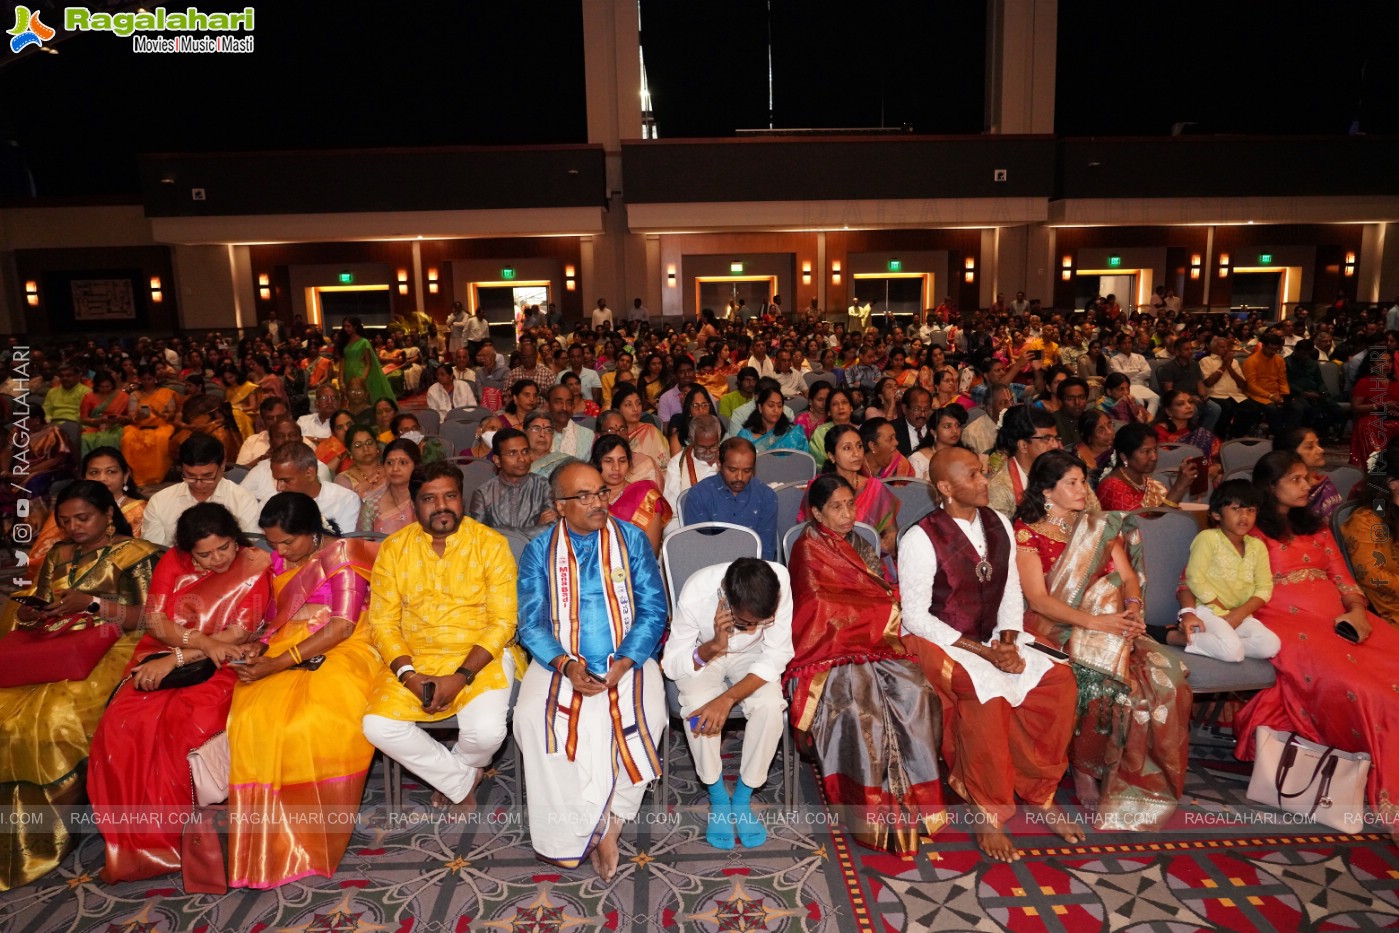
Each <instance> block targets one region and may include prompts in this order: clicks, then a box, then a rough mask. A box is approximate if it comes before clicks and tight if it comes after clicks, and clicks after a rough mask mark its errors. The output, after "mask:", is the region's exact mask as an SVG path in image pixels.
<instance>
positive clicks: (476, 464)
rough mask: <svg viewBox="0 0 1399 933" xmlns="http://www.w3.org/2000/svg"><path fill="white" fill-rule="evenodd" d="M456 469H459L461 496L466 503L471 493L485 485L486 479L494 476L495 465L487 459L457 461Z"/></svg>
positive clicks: (469, 499) (469, 500)
mask: <svg viewBox="0 0 1399 933" xmlns="http://www.w3.org/2000/svg"><path fill="white" fill-rule="evenodd" d="M457 469H458V470H461V478H462V491H461V494H462V498H463V499H464V500H466V502H468V503H470V502H471V494H472V493H473V492H475V491H476V490H478V489H480V488H481V487H482V486H484V485H486V481H487V480H489V479H490V478H491V477H492V476H495V465H494V464H493V463H491V461H489V460H471V461H468V462H466V463H458V464H457Z"/></svg>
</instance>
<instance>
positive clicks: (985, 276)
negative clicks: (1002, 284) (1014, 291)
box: [976, 227, 1004, 308]
mask: <svg viewBox="0 0 1399 933" xmlns="http://www.w3.org/2000/svg"><path fill="white" fill-rule="evenodd" d="M1000 234H1001V231H1000V230H999V229H998V228H996V227H991V228H990V229H988V230H983V231H981V258H980V259H979V260H978V261H977V264H976V285H977V295H978V298H977V307H979V308H989V307H991V302H993V301H995V300H996V275H997V269H998V265H997V257H996V254H997V245H998V244H999V242H1000ZM1002 290H1003V291H1004V289H1002Z"/></svg>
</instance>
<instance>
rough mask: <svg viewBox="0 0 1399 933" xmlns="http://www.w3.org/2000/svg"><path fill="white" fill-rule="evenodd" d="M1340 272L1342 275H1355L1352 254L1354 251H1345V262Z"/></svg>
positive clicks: (1353, 256) (1353, 255)
mask: <svg viewBox="0 0 1399 933" xmlns="http://www.w3.org/2000/svg"><path fill="white" fill-rule="evenodd" d="M1341 272H1342V273H1343V274H1344V275H1346V276H1347V277H1349V276H1352V275H1355V254H1354V253H1346V264H1345V266H1344V267H1343V268H1342V269H1341Z"/></svg>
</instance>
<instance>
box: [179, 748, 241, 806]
mask: <svg viewBox="0 0 1399 933" xmlns="http://www.w3.org/2000/svg"><path fill="white" fill-rule="evenodd" d="M186 757H187V758H188V760H189V775H190V779H191V780H192V781H193V783H194V802H195V803H196V804H197V805H198V806H201V807H208V806H212V805H213V804H216V803H223V802H224V801H225V800H227V799H228V774H229V770H230V769H231V767H232V763H233V755H232V753H231V751H230V749H229V747H228V733H227V732H220V733H219V734H218V735H214V736H210V737H209V740H208V741H207V742H205V743H204V744H203V745H201V746H199V747H198V748H196V749H194V750H193V751H191V752H190V753H189V755H188V756H186Z"/></svg>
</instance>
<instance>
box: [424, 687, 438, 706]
mask: <svg viewBox="0 0 1399 933" xmlns="http://www.w3.org/2000/svg"><path fill="white" fill-rule="evenodd" d="M435 696H437V682H436V681H432V680H429V681H428V682H427V683H425V684H423V709H427V708H428V707H429V706H431V705H432V699H433V697H435Z"/></svg>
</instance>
